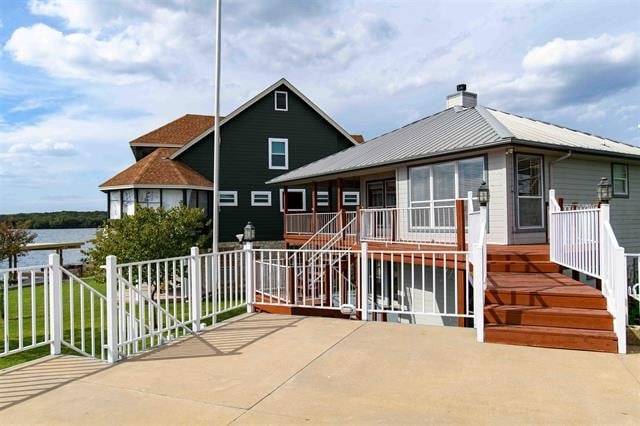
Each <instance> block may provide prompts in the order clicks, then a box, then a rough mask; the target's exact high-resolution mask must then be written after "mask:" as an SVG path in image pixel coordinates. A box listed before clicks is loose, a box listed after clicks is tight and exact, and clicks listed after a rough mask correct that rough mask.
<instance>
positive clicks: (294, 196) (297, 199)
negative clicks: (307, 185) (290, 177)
mask: <svg viewBox="0 0 640 426" xmlns="http://www.w3.org/2000/svg"><path fill="white" fill-rule="evenodd" d="M287 192H288V195H289V205H288V206H287V207H288V210H289V211H290V212H303V211H305V210H306V202H305V190H304V189H289V190H288V191H287ZM280 211H281V212H283V211H284V189H281V190H280Z"/></svg>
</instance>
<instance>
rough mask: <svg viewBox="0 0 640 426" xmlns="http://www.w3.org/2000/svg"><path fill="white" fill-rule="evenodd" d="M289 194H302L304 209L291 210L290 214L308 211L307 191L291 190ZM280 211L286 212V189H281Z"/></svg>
mask: <svg viewBox="0 0 640 426" xmlns="http://www.w3.org/2000/svg"><path fill="white" fill-rule="evenodd" d="M287 192H301V193H302V208H301V209H292V208H289V209H288V210H289V211H290V212H304V211H306V210H307V191H306V190H305V189H299V188H289V189H288V190H287ZM280 211H281V212H284V189H282V188H280Z"/></svg>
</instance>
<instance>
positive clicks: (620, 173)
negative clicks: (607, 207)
mask: <svg viewBox="0 0 640 426" xmlns="http://www.w3.org/2000/svg"><path fill="white" fill-rule="evenodd" d="M611 180H612V181H613V196H614V197H628V196H629V166H628V165H626V164H616V163H614V164H612V165H611Z"/></svg>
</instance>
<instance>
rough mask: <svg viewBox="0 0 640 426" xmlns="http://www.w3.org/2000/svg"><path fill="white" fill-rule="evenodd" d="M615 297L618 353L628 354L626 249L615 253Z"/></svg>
mask: <svg viewBox="0 0 640 426" xmlns="http://www.w3.org/2000/svg"><path fill="white" fill-rule="evenodd" d="M614 256H615V260H614V271H613V278H614V283H615V284H614V287H613V291H614V297H615V300H616V315H615V317H614V319H613V329H614V331H615V332H616V335H617V337H618V353H621V354H626V353H627V315H628V312H629V310H628V306H627V305H628V303H629V298H628V294H627V258H626V257H625V256H624V248H623V247H617V248H616V249H615V252H614Z"/></svg>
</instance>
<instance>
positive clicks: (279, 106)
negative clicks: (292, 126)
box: [275, 90, 289, 111]
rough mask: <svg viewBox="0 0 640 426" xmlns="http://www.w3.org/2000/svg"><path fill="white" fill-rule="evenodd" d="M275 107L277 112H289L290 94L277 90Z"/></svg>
mask: <svg viewBox="0 0 640 426" xmlns="http://www.w3.org/2000/svg"><path fill="white" fill-rule="evenodd" d="M275 107H276V111H288V110H289V94H288V93H287V92H282V91H280V90H276V93H275Z"/></svg>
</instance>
